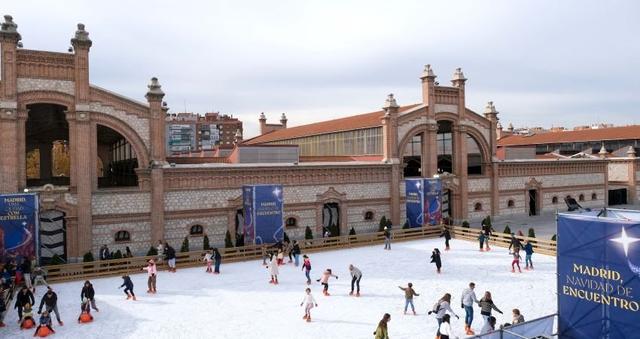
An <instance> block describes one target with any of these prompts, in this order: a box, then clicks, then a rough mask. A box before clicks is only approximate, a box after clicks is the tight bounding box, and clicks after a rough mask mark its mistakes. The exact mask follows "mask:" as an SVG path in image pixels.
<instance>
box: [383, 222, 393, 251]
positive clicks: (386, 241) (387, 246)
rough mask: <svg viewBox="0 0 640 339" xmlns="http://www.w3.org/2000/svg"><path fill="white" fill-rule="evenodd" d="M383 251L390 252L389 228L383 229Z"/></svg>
mask: <svg viewBox="0 0 640 339" xmlns="http://www.w3.org/2000/svg"><path fill="white" fill-rule="evenodd" d="M383 235H384V249H385V250H391V231H389V228H388V227H387V226H385V227H384V232H383Z"/></svg>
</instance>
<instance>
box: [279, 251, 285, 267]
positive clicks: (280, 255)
mask: <svg viewBox="0 0 640 339" xmlns="http://www.w3.org/2000/svg"><path fill="white" fill-rule="evenodd" d="M277 258H278V265H284V251H283V250H282V249H279V250H278V256H277Z"/></svg>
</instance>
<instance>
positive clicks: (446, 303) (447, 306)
mask: <svg viewBox="0 0 640 339" xmlns="http://www.w3.org/2000/svg"><path fill="white" fill-rule="evenodd" d="M447 312H449V313H451V314H453V315H455V316H456V318H458V319H460V317H459V316H458V315H457V314H456V313H455V312H454V311H453V309H451V294H449V293H445V294H444V295H443V296H442V298H440V300H438V302H436V304H435V305H433V310H431V311H429V313H428V314H431V313H435V314H436V320H437V321H438V328H439V327H440V324H442V319H443V318H444V316H445V314H447ZM438 334H439V333H438Z"/></svg>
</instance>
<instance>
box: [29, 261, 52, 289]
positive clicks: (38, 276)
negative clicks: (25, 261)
mask: <svg viewBox="0 0 640 339" xmlns="http://www.w3.org/2000/svg"><path fill="white" fill-rule="evenodd" d="M32 275H33V293H36V287H37V286H38V285H45V286H47V288H49V284H47V280H46V279H45V278H44V276H45V275H46V272H45V271H44V269H43V268H42V267H40V266H36V267H35V268H34V269H33V272H32Z"/></svg>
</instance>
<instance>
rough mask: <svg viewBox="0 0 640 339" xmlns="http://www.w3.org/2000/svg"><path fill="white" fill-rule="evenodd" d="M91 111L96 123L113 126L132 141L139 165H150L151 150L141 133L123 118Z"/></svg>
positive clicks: (112, 127)
mask: <svg viewBox="0 0 640 339" xmlns="http://www.w3.org/2000/svg"><path fill="white" fill-rule="evenodd" d="M90 113H91V121H92V122H95V123H96V124H99V125H103V126H106V127H109V128H111V129H112V130H114V131H116V132H118V133H120V134H121V135H122V136H123V137H124V138H125V139H127V141H128V142H129V143H131V147H133V149H134V151H135V152H136V156H137V158H138V167H140V168H147V166H148V165H149V150H148V149H147V147H146V146H145V144H144V141H142V138H141V137H140V135H139V134H138V133H137V132H136V131H135V130H134V129H133V128H131V127H130V126H129V125H127V124H126V123H124V122H123V121H122V120H120V119H118V118H114V117H112V116H110V115H107V114H104V113H99V112H90Z"/></svg>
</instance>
